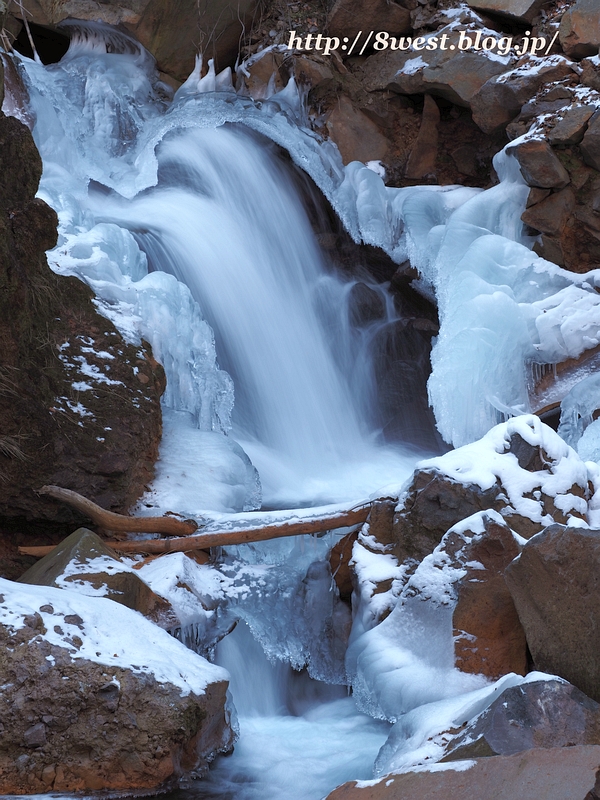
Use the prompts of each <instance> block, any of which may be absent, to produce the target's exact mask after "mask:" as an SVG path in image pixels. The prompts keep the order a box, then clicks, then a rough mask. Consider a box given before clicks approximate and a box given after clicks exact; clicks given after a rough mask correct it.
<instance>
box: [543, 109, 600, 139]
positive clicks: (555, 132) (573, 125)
mask: <svg viewBox="0 0 600 800" xmlns="http://www.w3.org/2000/svg"><path fill="white" fill-rule="evenodd" d="M595 112H596V108H595V107H594V106H572V107H571V108H569V109H568V110H567V111H566V112H565V113H564V114H563V116H562V118H561V119H560V120H559V121H558V122H557V123H556V125H555V126H554V127H553V128H552V130H551V131H550V133H549V134H548V141H549V142H550V144H551V145H553V146H555V145H563V146H566V145H571V144H579V142H580V141H581V140H582V139H583V135H584V133H585V132H586V130H587V127H588V122H589V120H590V119H591V117H592V116H593V115H594V113H595Z"/></svg>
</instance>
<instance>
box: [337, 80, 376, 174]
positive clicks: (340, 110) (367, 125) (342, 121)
mask: <svg viewBox="0 0 600 800" xmlns="http://www.w3.org/2000/svg"><path fill="white" fill-rule="evenodd" d="M326 125H327V129H328V131H329V136H330V137H331V139H332V140H333V141H334V142H335V143H336V144H337V146H338V148H339V150H340V153H341V155H342V159H343V161H344V164H349V163H350V162H351V161H362V162H363V163H366V162H367V161H381V160H383V159H385V157H386V155H387V152H388V147H389V144H388V140H387V139H386V137H385V136H384V135H383V134H382V133H381V132H380V130H379V128H378V127H377V125H376V124H375V123H374V122H373V121H372V120H371V119H369V117H367V115H366V114H364V113H363V112H362V111H360V110H359V109H357V108H355V107H354V105H353V104H352V101H351V100H349V99H348V98H347V97H346V96H345V95H343V94H342V95H340V97H339V100H338V102H337V104H336V105H335V106H334V107H333V109H332V110H331V111H330V112H329V115H328V117H327V122H326Z"/></svg>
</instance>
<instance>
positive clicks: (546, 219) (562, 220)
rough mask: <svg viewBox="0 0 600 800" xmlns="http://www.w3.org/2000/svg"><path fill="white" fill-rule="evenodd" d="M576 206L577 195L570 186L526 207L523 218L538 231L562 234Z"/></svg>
mask: <svg viewBox="0 0 600 800" xmlns="http://www.w3.org/2000/svg"><path fill="white" fill-rule="evenodd" d="M574 208H575V195H574V193H573V190H572V189H570V188H567V189H562V190H561V191H560V192H554V193H553V194H551V195H550V196H549V197H547V198H546V199H545V200H542V201H541V203H537V204H536V205H534V206H531V207H530V208H528V209H526V210H525V211H524V212H523V214H522V215H521V219H522V220H523V222H525V223H526V224H527V225H530V226H531V227H532V228H535V230H537V231H541V232H542V233H549V234H560V233H561V231H562V230H563V228H564V226H565V224H566V222H567V220H568V219H569V217H570V215H571V214H572V212H573V210H574Z"/></svg>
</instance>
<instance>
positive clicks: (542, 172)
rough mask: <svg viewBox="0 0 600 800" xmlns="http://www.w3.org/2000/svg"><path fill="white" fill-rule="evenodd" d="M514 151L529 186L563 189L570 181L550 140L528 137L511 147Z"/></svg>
mask: <svg viewBox="0 0 600 800" xmlns="http://www.w3.org/2000/svg"><path fill="white" fill-rule="evenodd" d="M510 152H514V154H515V156H516V158H517V161H518V162H519V166H520V167H521V173H522V175H523V177H524V178H525V180H526V182H527V183H528V184H529V186H536V187H538V188H540V189H562V188H564V187H565V186H566V185H567V184H568V183H569V181H570V178H569V173H568V172H567V170H566V169H565V168H564V167H563V165H562V164H561V163H560V161H559V160H558V158H557V157H556V155H555V154H554V153H553V151H552V148H551V147H550V145H549V144H548V142H546V141H544V140H542V139H528V140H527V141H525V142H521V144H518V145H517V146H516V147H513V148H511V149H510Z"/></svg>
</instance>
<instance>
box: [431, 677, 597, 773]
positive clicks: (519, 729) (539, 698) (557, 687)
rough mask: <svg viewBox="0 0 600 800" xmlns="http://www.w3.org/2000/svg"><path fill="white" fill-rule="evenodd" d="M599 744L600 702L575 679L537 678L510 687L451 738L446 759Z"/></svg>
mask: <svg viewBox="0 0 600 800" xmlns="http://www.w3.org/2000/svg"><path fill="white" fill-rule="evenodd" d="M599 743H600V704H598V703H596V702H595V701H594V700H591V699H590V698H589V697H587V696H586V695H585V694H583V692H580V691H579V689H577V688H575V686H572V685H571V684H570V683H563V682H562V681H557V680H548V681H534V682H532V683H524V684H522V685H521V686H513V687H511V688H510V689H505V690H504V691H503V692H502V694H501V695H500V697H498V698H497V699H496V700H494V702H493V703H492V704H491V705H490V706H488V708H486V710H485V711H484V712H483V713H482V714H480V715H479V716H478V717H476V719H475V720H474V721H473V722H471V724H470V725H468V726H467V727H466V728H465V729H464V730H463V731H462V732H461V733H460V735H459V736H458V737H457V738H455V739H454V740H453V741H452V742H451V745H450V751H449V752H448V753H447V755H445V756H444V758H443V759H442V760H443V761H460V760H462V759H466V758H481V757H482V756H483V757H485V756H496V755H503V756H508V755H512V754H514V753H519V752H522V751H523V750H533V749H534V748H536V747H549V748H550V747H574V746H576V745H597V744H599Z"/></svg>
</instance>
